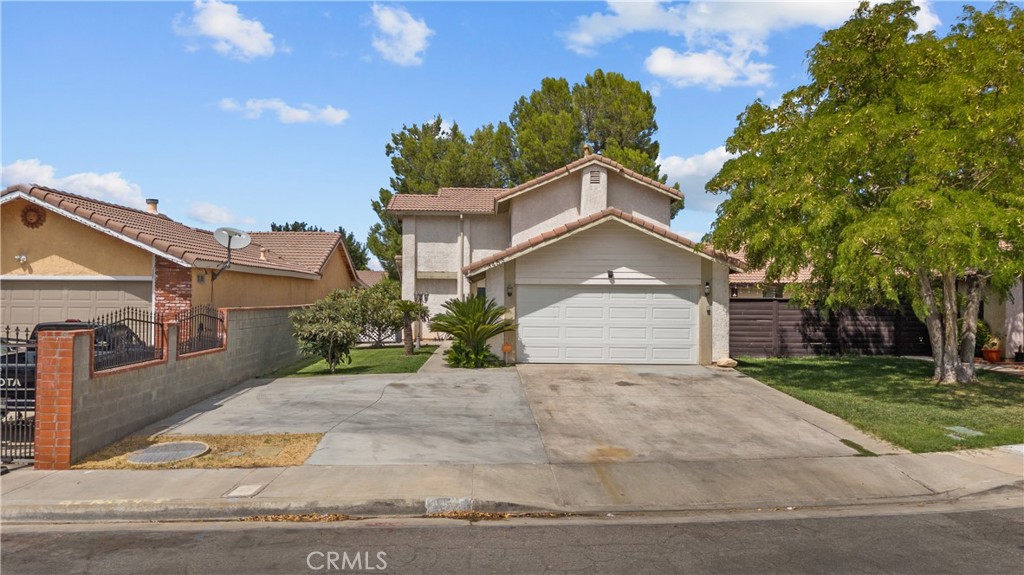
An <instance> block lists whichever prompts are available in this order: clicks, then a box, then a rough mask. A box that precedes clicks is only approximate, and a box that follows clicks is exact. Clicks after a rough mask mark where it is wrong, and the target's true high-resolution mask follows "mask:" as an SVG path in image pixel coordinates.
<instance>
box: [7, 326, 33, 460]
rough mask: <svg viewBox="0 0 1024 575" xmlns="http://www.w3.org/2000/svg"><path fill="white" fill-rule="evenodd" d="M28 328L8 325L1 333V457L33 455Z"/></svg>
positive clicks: (25, 457) (31, 385)
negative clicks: (13, 327)
mask: <svg viewBox="0 0 1024 575" xmlns="http://www.w3.org/2000/svg"><path fill="white" fill-rule="evenodd" d="M30 335H31V331H30V330H28V329H20V328H15V329H13V330H12V329H11V328H10V327H9V326H8V327H6V328H4V330H3V335H2V336H0V340H2V341H0V348H2V350H0V351H2V355H0V460H2V461H3V462H4V463H10V462H12V461H16V460H31V459H32V458H33V456H34V443H35V419H36V413H35V409H36V344H35V342H34V341H30V340H29V337H30Z"/></svg>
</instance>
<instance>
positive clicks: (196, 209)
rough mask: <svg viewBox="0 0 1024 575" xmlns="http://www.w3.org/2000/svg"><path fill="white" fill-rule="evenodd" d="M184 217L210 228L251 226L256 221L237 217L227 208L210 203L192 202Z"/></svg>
mask: <svg viewBox="0 0 1024 575" xmlns="http://www.w3.org/2000/svg"><path fill="white" fill-rule="evenodd" d="M186 215H187V216H188V217H190V218H192V219H193V220H196V221H198V222H202V223H204V224H207V225H210V226H226V225H228V224H244V225H253V224H254V223H256V220H254V219H252V218H246V217H241V216H237V215H235V214H234V212H232V211H231V210H229V209H228V208H225V207H222V206H218V205H215V204H211V203H210V202H192V207H190V208H189V209H188V212H187V213H186Z"/></svg>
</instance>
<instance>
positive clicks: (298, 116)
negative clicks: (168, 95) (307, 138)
mask: <svg viewBox="0 0 1024 575" xmlns="http://www.w3.org/2000/svg"><path fill="white" fill-rule="evenodd" d="M218 105H219V106H220V109H221V110H224V111H225V112H240V113H241V114H242V116H243V117H245V118H248V119H250V120H255V119H258V118H259V117H260V116H262V115H263V112H265V111H270V112H274V113H276V114H277V119H278V120H280V121H281V123H282V124H310V123H319V124H331V125H334V124H340V123H342V122H344V121H345V120H347V119H348V116H349V113H348V110H343V109H341V108H335V107H334V106H324V107H322V108H318V107H316V106H313V105H311V104H302V105H301V106H300V107H298V108H296V107H294V106H290V105H288V104H287V103H285V101H284V100H281V99H279V98H270V99H250V100H246V101H245V104H240V103H239V102H238V101H237V100H235V99H233V98H224V99H222V100H221V101H220V103H219V104H218Z"/></svg>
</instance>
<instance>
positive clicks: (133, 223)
mask: <svg viewBox="0 0 1024 575" xmlns="http://www.w3.org/2000/svg"><path fill="white" fill-rule="evenodd" d="M18 192H20V193H22V194H24V195H25V196H28V197H30V198H32V199H34V200H36V201H39V202H42V203H44V204H46V205H48V206H50V207H51V209H53V210H55V211H57V212H65V213H67V214H70V215H74V216H77V217H79V218H82V219H84V220H87V221H89V222H91V223H92V224H94V225H97V226H100V227H102V228H105V229H107V230H109V231H111V232H113V233H114V234H116V235H118V236H120V237H122V238H125V239H127V240H130V241H134V242H138V243H140V244H143V245H145V246H148V247H149V248H152V249H153V250H154V251H156V252H159V254H161V255H166V256H168V257H170V258H171V259H173V260H178V261H180V262H184V263H185V264H186V265H190V266H193V265H197V263H206V264H213V265H217V264H221V263H224V262H225V261H226V259H227V251H226V250H225V248H224V247H223V246H221V245H220V244H219V243H217V240H215V239H214V238H213V232H211V231H209V230H202V229H198V228H192V227H189V226H186V225H185V224H182V223H180V222H176V221H174V220H172V219H170V218H168V217H167V216H166V215H163V214H153V213H150V212H147V211H143V210H137V209H134V208H129V207H125V206H120V205H117V204H112V203H109V202H102V201H99V200H95V199H92V198H87V197H85V196H80V195H77V194H71V193H68V192H62V191H60V190H54V189H51V188H45V187H42V186H34V185H32V186H30V185H26V184H20V185H17V186H11V187H9V188H7V189H5V190H4V191H3V193H2V194H0V195H2V196H8V195H10V194H15V193H18ZM278 234H282V235H280V236H278ZM252 236H253V242H252V243H251V244H249V246H247V247H245V248H243V249H241V250H236V251H234V252H232V256H231V260H232V262H233V263H234V264H237V265H245V266H248V267H251V268H257V269H264V270H267V271H268V272H271V273H272V272H274V271H276V272H293V273H300V274H310V275H319V274H320V270H321V267H322V266H323V263H324V262H326V261H327V258H328V257H329V256H330V253H331V251H332V250H333V249H334V246H336V245H337V244H338V242H339V241H340V238H341V236H340V235H339V234H336V233H335V234H313V235H312V236H306V235H303V233H302V232H300V233H298V234H295V233H288V232H254V233H253V234H252ZM257 238H259V239H258V240H257ZM261 248H265V249H262V250H261ZM261 251H262V257H261ZM352 275H353V277H355V270H352Z"/></svg>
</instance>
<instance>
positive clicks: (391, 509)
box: [0, 480, 1024, 523]
mask: <svg viewBox="0 0 1024 575" xmlns="http://www.w3.org/2000/svg"><path fill="white" fill-rule="evenodd" d="M1002 495H1005V496H1014V497H1015V498H1016V497H1019V496H1021V495H1024V480H1021V481H1017V482H1014V483H1012V484H1004V485H996V486H991V487H986V488H983V489H976V490H964V489H957V490H954V491H951V492H945V493H936V494H931V495H913V496H903V497H877V498H866V499H853V500H833V501H828V502H822V501H799V500H794V501H785V502H780V501H769V500H765V501H763V502H755V503H744V504H728V503H707V504H700V505H678V506H673V505H632V506H595V507H577V508H557V507H546V506H540V505H529V504H521V503H515V502H508V501H487V500H477V499H472V498H450V497H441V498H426V499H382V500H376V501H331V500H319V499H311V500H294V499H267V500H256V501H253V500H242V499H229V500H193V501H179V502H156V501H154V502H139V501H123V502H95V503H93V502H68V503H63V504H56V505H16V506H4V507H3V509H0V521H3V522H9V523H75V522H79V523H89V522H162V521H223V520H240V519H243V518H247V517H254V516H268V515H315V514H343V515H348V516H352V517H388V516H405V517H410V516H411V517H420V516H429V515H436V514H441V513H444V512H452V511H454V512H469V511H477V512H481V513H511V514H516V513H559V514H561V513H572V514H577V515H604V514H609V513H614V514H627V513H668V512H673V513H674V512H723V511H752V510H759V511H760V510H765V509H800V508H803V509H807V508H815V509H824V508H832V507H835V508H867V507H871V506H878V505H894V504H895V505H921V504H933V503H955V502H959V501H970V500H971V499H977V498H983V497H986V496H1002Z"/></svg>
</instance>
